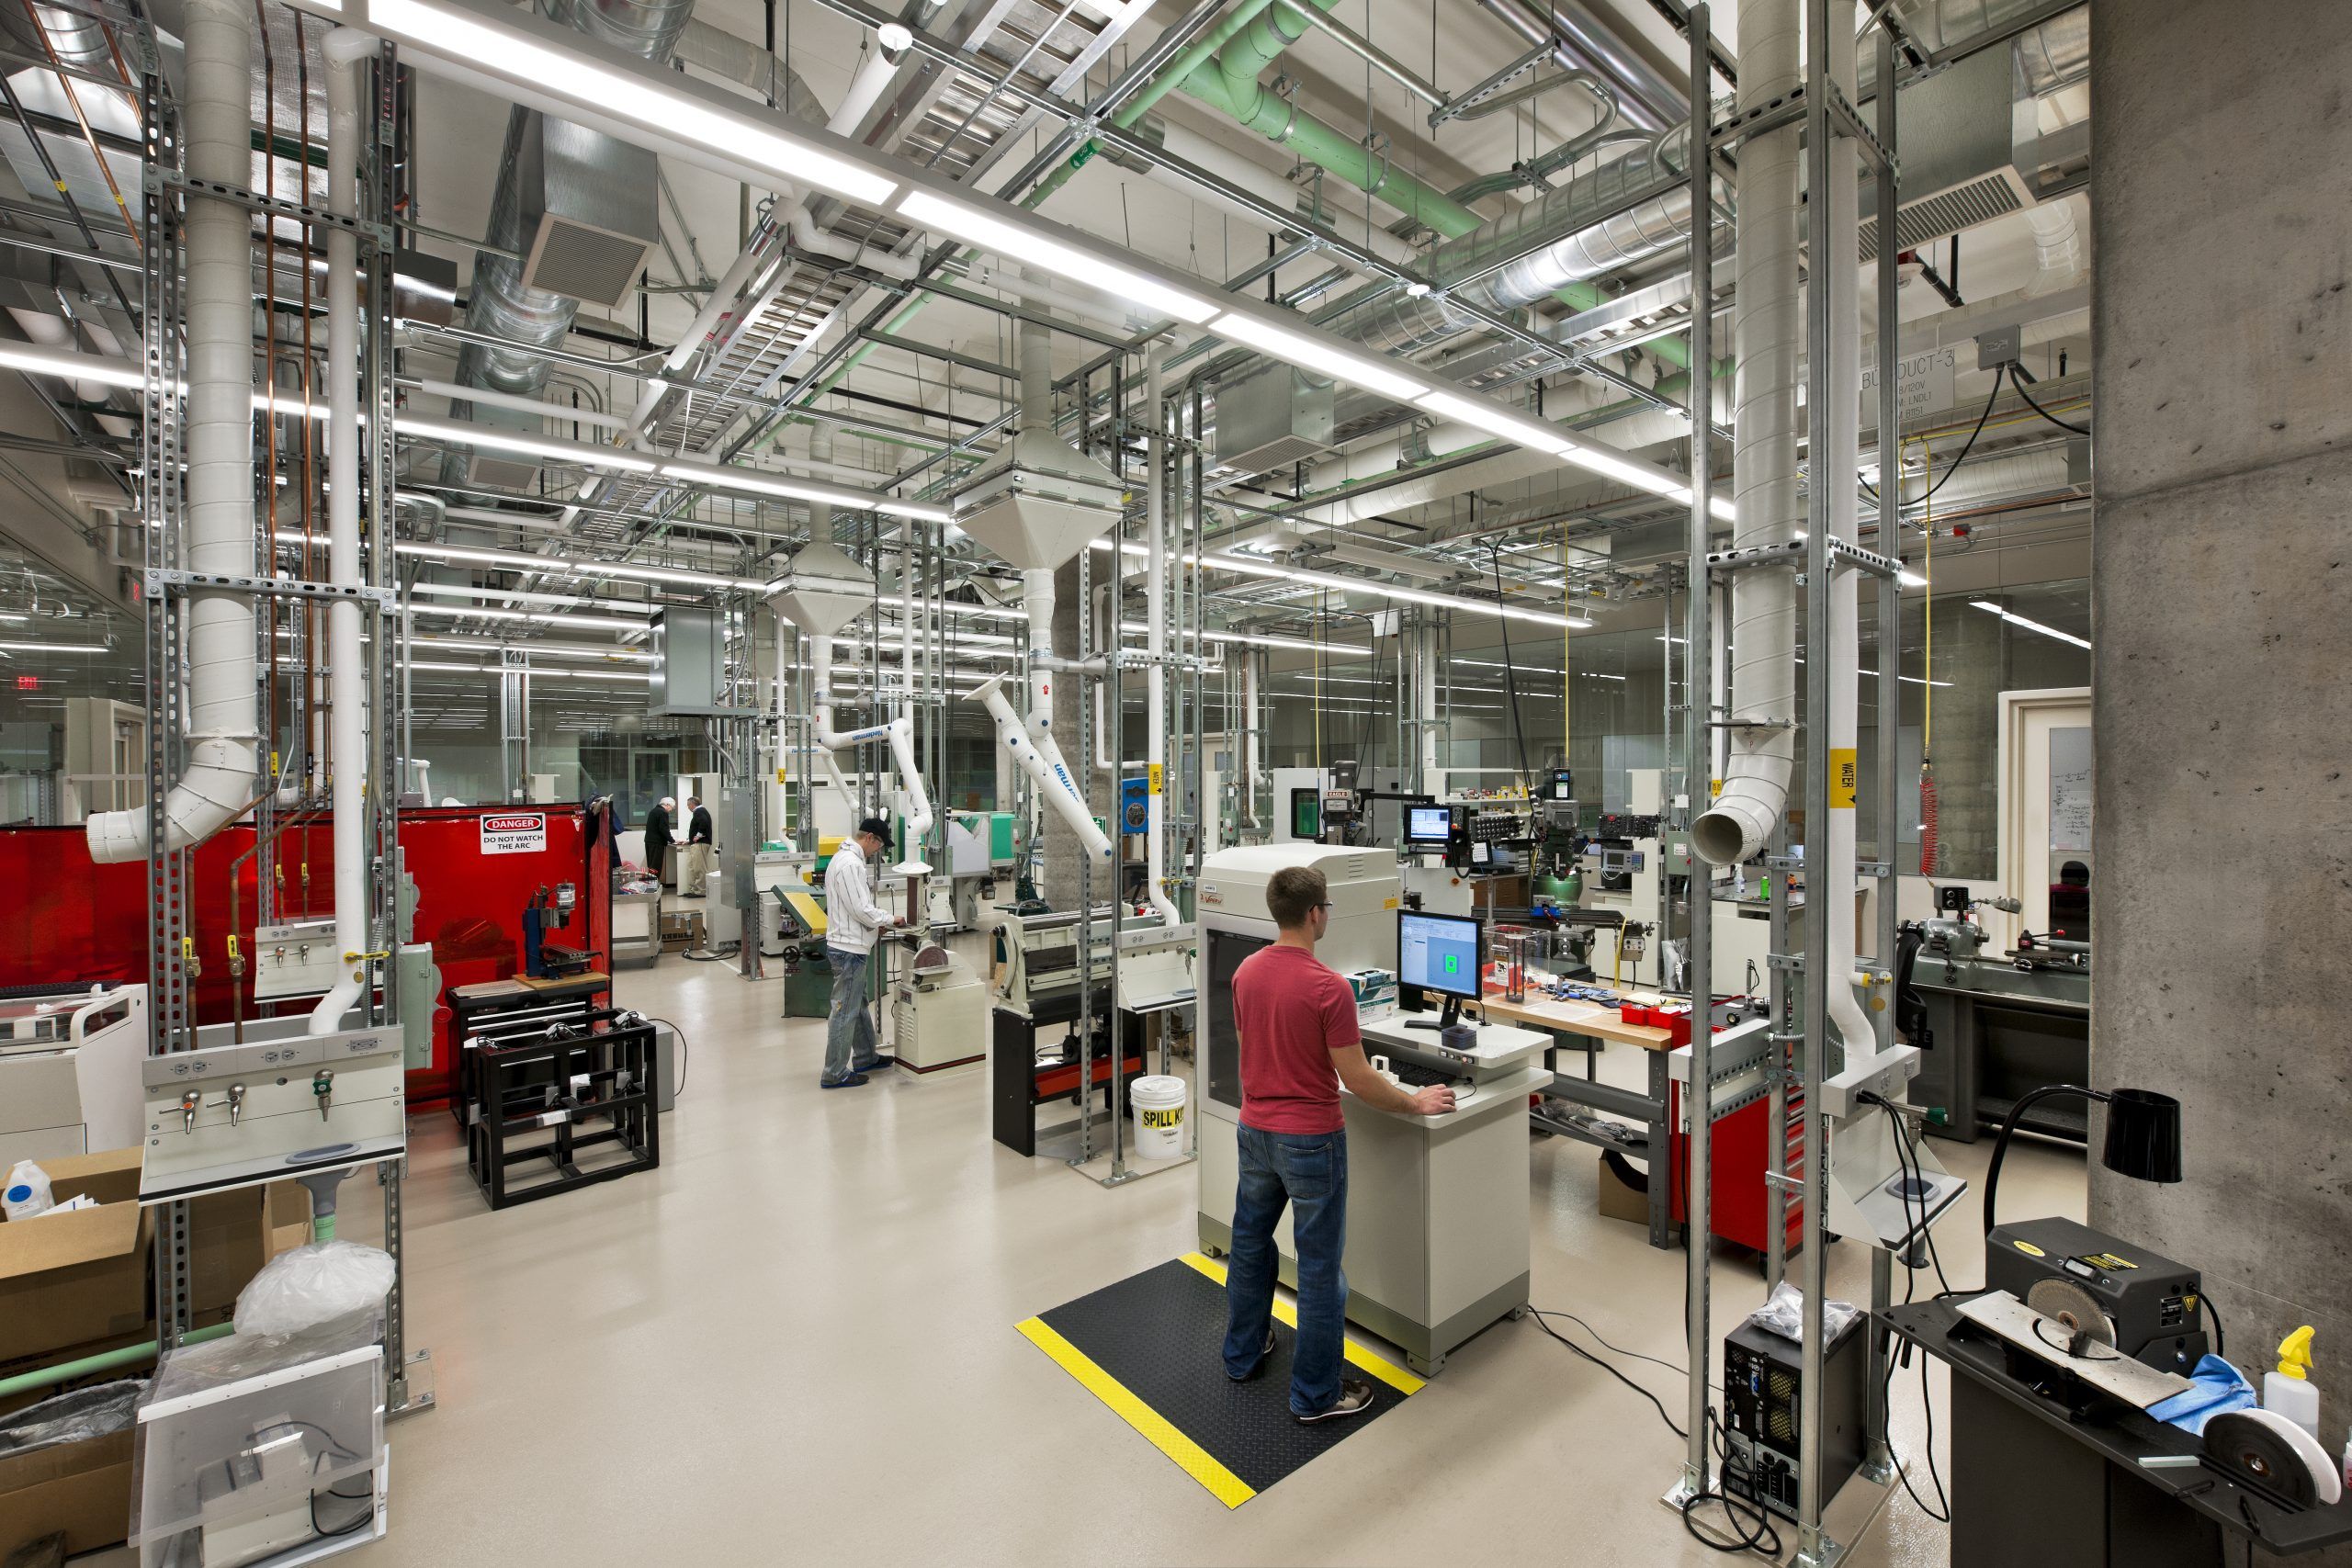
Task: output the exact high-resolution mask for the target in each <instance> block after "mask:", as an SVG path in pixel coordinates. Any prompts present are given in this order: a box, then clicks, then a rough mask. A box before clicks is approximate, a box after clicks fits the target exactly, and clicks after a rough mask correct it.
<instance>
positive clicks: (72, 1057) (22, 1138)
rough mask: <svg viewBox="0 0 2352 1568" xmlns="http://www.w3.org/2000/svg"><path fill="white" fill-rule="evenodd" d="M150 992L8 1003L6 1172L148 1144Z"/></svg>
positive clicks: (0, 1034) (131, 989) (3, 1068)
mask: <svg viewBox="0 0 2352 1568" xmlns="http://www.w3.org/2000/svg"><path fill="white" fill-rule="evenodd" d="M146 1055H147V987H144V986H115V987H110V988H105V989H101V988H99V987H89V988H86V989H83V990H62V989H61V990H59V991H57V992H56V993H54V994H53V995H50V996H31V997H16V998H10V999H9V1000H7V1001H6V1002H0V1171H6V1169H7V1168H9V1167H10V1166H13V1165H15V1164H16V1163H17V1161H18V1160H20V1159H29V1160H44V1159H62V1158H63V1157H65V1156H69V1155H82V1154H96V1153H99V1152H101V1151H103V1150H106V1149H127V1148H130V1147H132V1146H133V1145H136V1144H137V1143H138V1142H139V1141H140V1133H141V1126H142V1125H143V1122H142V1120H141V1091H140V1086H139V1064H140V1063H141V1060H142V1059H144V1058H145V1056H146Z"/></svg>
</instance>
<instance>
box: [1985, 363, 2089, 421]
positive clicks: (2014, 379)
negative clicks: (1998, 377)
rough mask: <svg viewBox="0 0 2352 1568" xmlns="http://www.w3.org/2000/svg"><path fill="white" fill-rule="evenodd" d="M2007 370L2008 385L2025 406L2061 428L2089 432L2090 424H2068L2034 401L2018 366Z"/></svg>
mask: <svg viewBox="0 0 2352 1568" xmlns="http://www.w3.org/2000/svg"><path fill="white" fill-rule="evenodd" d="M2008 372H2009V385H2010V386H2012V387H2015V388H2016V389H2018V397H2020V398H2023V399H2024V400H2025V406H2026V407H2028V408H2030V409H2031V410H2032V411H2033V412H2036V413H2038V414H2040V415H2041V417H2042V418H2044V419H2046V420H2048V421H2049V422H2050V423H2052V424H2054V425H2056V426H2057V427H2058V428H2059V429H2061V430H2069V431H2072V432H2074V433H2075V434H2076V435H2088V434H2090V433H2091V431H2090V426H2088V425H2086V424H2068V423H2066V422H2065V421H2064V420H2063V419H2060V418H2059V417H2058V416H2057V415H2056V414H2054V413H2052V412H2050V411H2049V410H2048V409H2046V408H2043V407H2042V406H2041V404H2040V403H2037V402H2035V401H2034V400H2033V394H2032V393H2031V392H2029V391H2027V390H2026V389H2025V378H2023V377H2021V376H2019V375H2018V367H2016V366H2015V365H2011V366H2009V367H2008ZM1998 389H1999V385H1998V383H1996V384H1995V390H1996V391H1997V390H1998Z"/></svg>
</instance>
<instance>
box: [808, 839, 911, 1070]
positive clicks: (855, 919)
mask: <svg viewBox="0 0 2352 1568" xmlns="http://www.w3.org/2000/svg"><path fill="white" fill-rule="evenodd" d="M889 847H890V824H889V822H888V820H886V819H885V818H880V817H868V818H866V819H865V821H863V822H860V823H859V824H858V825H857V831H856V833H854V835H852V836H851V838H850V839H849V840H848V841H847V842H845V843H844V844H842V847H841V848H840V849H838V850H835V851H834V852H833V858H832V860H831V863H829V864H828V865H827V866H826V867H825V958H826V960H827V962H829V963H830V964H832V966H833V1007H832V1012H831V1016H830V1017H828V1018H827V1019H826V1021H825V1070H824V1073H823V1075H822V1076H821V1077H819V1078H818V1080H817V1085H818V1087H819V1088H820V1089H854V1088H855V1087H856V1086H857V1085H859V1084H862V1083H864V1082H865V1081H866V1077H865V1075H866V1074H867V1073H868V1072H870V1071H872V1070H873V1069H874V1068H876V1067H879V1066H884V1065H885V1064H884V1062H883V1059H882V1055H881V1052H880V1048H879V1046H878V1045H877V1043H876V1040H875V1035H874V1017H873V1014H871V1013H870V1012H868V1011H867V1010H866V1007H865V964H866V961H867V960H868V959H870V958H872V957H873V956H874V938H875V935H876V932H879V931H892V930H896V929H897V928H898V927H899V926H901V925H904V924H905V923H906V922H905V921H903V920H900V919H897V918H896V917H895V916H893V915H892V914H891V913H890V912H889V911H888V910H887V909H885V908H882V906H881V905H880V904H879V903H877V902H876V900H875V897H874V880H873V874H872V872H871V871H870V869H869V868H870V867H871V866H872V865H873V864H874V863H875V860H876V857H878V856H879V855H880V854H881V852H883V851H884V850H887V849H888V848H889Z"/></svg>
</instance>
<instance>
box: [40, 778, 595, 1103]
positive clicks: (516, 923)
mask: <svg viewBox="0 0 2352 1568" xmlns="http://www.w3.org/2000/svg"><path fill="white" fill-rule="evenodd" d="M515 815H516V812H515V809H514V808H513V807H428V808H424V809H419V810H413V811H404V812H402V813H401V851H402V857H403V860H404V862H405V863H406V865H407V869H408V874H409V875H410V876H411V877H412V878H413V879H414V881H415V883H416V927H415V933H414V934H415V939H416V940H418V941H422V942H432V943H433V961H434V963H435V964H436V965H438V966H439V968H440V970H441V979H442V984H443V985H444V986H445V987H446V986H463V985H470V984H472V983H473V982H475V981H478V980H499V979H504V978H505V977H507V976H511V975H513V974H514V973H515V971H516V970H517V969H518V968H520V967H521V965H522V921H523V909H524V907H525V906H526V904H528V903H529V902H530V900H531V897H532V895H533V894H535V893H536V892H537V890H538V889H539V888H541V887H543V886H547V887H552V886H555V885H557V884H559V883H564V882H569V883H572V884H573V885H575V886H578V887H579V889H580V892H581V898H580V902H581V905H582V908H585V909H586V911H587V919H586V929H585V930H584V931H583V930H580V929H578V928H575V929H573V930H571V931H566V932H564V933H563V937H562V940H563V942H564V944H565V945H566V946H570V947H580V948H584V949H586V950H588V951H589V952H592V953H595V954H597V955H598V958H599V961H600V963H601V961H602V960H603V958H604V957H605V954H606V953H607V949H606V946H605V942H606V938H607V933H608V932H609V931H610V929H611V922H612V874H611V865H612V835H611V834H610V833H609V832H608V831H606V830H605V827H604V818H603V816H602V814H601V813H596V812H592V811H591V810H589V809H588V808H587V807H578V806H571V807H532V808H530V810H529V811H528V812H527V813H526V815H531V816H544V817H545V818H546V827H547V831H546V840H545V844H544V846H543V847H542V848H539V849H537V850H529V849H526V850H522V851H510V852H502V853H485V852H483V846H484V841H485V829H484V825H483V818H486V817H499V818H512V817H514V816H515ZM525 839H526V840H527V835H525ZM492 841H494V842H497V843H499V844H501V845H512V844H514V843H515V842H516V841H517V840H516V837H515V835H513V834H511V833H509V834H503V835H500V836H499V837H497V838H496V839H495V840H492ZM253 845H254V829H253V828H252V826H251V825H250V824H245V823H240V824H238V825H236V826H234V827H232V828H229V829H224V830H223V831H221V832H220V833H219V834H217V835H215V836H214V837H213V838H211V839H209V840H207V841H206V842H205V843H204V844H202V845H201V846H199V847H198V850H197V852H196V857H195V865H194V869H193V877H194V886H193V887H192V888H191V889H190V895H191V897H190V900H189V911H190V928H191V930H190V934H191V935H192V936H193V937H194V938H195V941H196V953H197V962H198V975H197V980H196V986H195V997H196V1007H197V1021H198V1022H199V1023H219V1022H224V1021H227V1020H229V1019H230V1018H232V1017H233V1016H234V1015H235V1013H236V1010H237V1008H238V1006H239V1005H240V1004H242V1006H243V1009H244V1011H245V1016H247V1017H252V1016H254V1001H253V983H252V977H251V974H250V972H248V975H247V976H246V978H245V979H244V980H243V982H242V983H241V984H240V985H238V986H237V987H236V988H235V989H234V990H232V983H231V978H230V975H229V953H228V936H229V933H230V931H232V930H234V931H237V933H238V940H239V943H240V945H241V946H243V947H244V948H245V949H246V950H247V953H248V955H250V952H251V946H252V942H253V929H254V909H255V904H254V860H253V857H252V856H251V855H250V854H248V852H249V851H251V850H252V848H253ZM241 856H243V857H244V858H243V863H241V864H240V863H238V862H239V857H241ZM278 859H279V863H280V866H281V868H282V870H283V873H284V878H283V882H282V884H281V886H283V887H284V889H285V892H284V895H283V897H281V899H280V901H279V910H278V913H279V918H280V919H305V918H307V917H316V918H320V919H323V918H325V917H326V916H327V915H329V914H330V913H332V912H333V909H334V829H333V826H332V823H331V821H330V820H327V819H321V820H320V821H318V822H317V823H315V824H313V825H312V826H311V828H310V830H309V832H308V834H307V835H305V833H304V831H303V830H302V829H299V828H298V829H290V830H289V831H288V832H287V833H286V834H285V835H283V836H282V837H281V838H280V840H279V849H278ZM306 862H307V863H308V865H309V867H310V880H309V884H308V889H309V891H308V897H307V898H306V897H305V893H304V883H303V879H302V868H303V865H304V863H306ZM232 865H233V866H235V871H234V885H233V889H232V870H231V868H232ZM147 870H148V868H147V866H146V864H145V863H143V862H142V863H130V864H123V865H96V864H93V863H91V860H90V852H89V847H88V844H87V842H86V840H85V839H84V837H83V833H82V829H79V828H11V829H0V878H5V879H6V880H5V882H0V886H8V887H13V888H15V889H17V901H16V908H15V910H14V911H13V913H14V917H15V918H14V919H9V920H6V921H5V922H0V987H19V986H53V985H58V984H60V983H74V982H79V981H85V980H128V981H144V980H145V979H146V978H147V973H148V969H147ZM232 893H233V897H232ZM232 909H233V916H232ZM240 993H242V995H240ZM434 1002H435V1027H434V1040H435V1045H434V1062H433V1066H432V1068H431V1069H430V1070H422V1069H421V1070H418V1071H415V1072H412V1073H411V1074H410V1075H409V1093H410V1096H411V1098H412V1099H420V1100H422V1099H433V1098H437V1097H439V1096H440V1095H441V1094H443V1093H445V1092H446V1091H447V1085H448V1075H449V1063H448V1061H447V1042H446V1039H445V1031H444V1030H443V1029H442V1027H441V1024H442V1023H443V1022H444V1021H445V1019H444V1015H443V1010H442V1009H441V1008H440V1007H439V1002H440V998H437V997H436V998H434Z"/></svg>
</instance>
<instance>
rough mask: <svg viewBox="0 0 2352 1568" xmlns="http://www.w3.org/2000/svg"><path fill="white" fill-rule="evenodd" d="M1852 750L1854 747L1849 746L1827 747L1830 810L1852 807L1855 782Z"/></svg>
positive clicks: (1844, 809) (1842, 809) (1850, 808)
mask: <svg viewBox="0 0 2352 1568" xmlns="http://www.w3.org/2000/svg"><path fill="white" fill-rule="evenodd" d="M1854 752H1855V748H1853V747H1851V746H1832V747H1831V748H1830V749H1829V809H1830V810H1832V811H1851V810H1853V809H1854V794H1855V786H1856V783H1857V781H1856V777H1855V773H1856V769H1855V766H1854Z"/></svg>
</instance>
